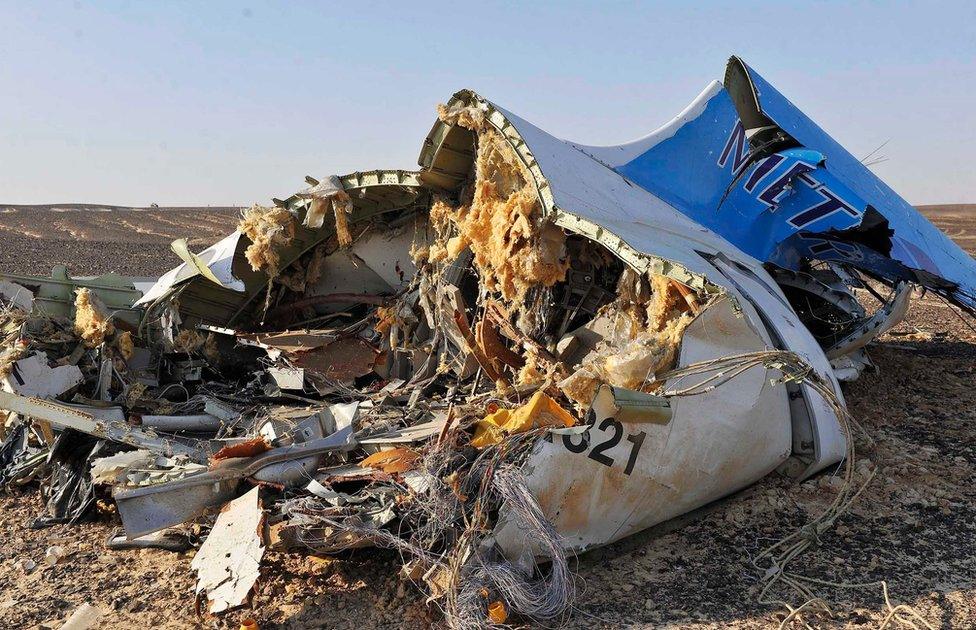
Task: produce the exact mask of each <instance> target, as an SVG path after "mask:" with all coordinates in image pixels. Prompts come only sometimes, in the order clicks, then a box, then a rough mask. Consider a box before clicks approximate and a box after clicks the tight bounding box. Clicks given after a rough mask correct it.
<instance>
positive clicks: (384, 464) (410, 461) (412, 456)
mask: <svg viewBox="0 0 976 630" xmlns="http://www.w3.org/2000/svg"><path fill="white" fill-rule="evenodd" d="M418 459H420V454H419V453H416V452H414V451H411V450H410V449H408V448H393V449H390V450H388V451H380V452H378V453H373V454H372V455H370V456H369V457H367V458H366V459H364V460H363V461H361V462H359V465H360V466H361V467H363V468H376V469H378V470H382V471H383V472H385V473H400V472H406V471H408V470H413V469H414V468H416V462H417V460H418Z"/></svg>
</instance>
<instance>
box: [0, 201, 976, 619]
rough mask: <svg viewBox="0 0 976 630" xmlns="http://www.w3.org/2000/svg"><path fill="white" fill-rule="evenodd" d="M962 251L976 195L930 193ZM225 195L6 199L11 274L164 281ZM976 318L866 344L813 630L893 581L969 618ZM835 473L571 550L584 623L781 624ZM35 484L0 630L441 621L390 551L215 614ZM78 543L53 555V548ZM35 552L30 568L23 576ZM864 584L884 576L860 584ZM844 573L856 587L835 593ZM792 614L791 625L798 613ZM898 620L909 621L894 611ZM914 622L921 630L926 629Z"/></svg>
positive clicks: (951, 615) (293, 581)
mask: <svg viewBox="0 0 976 630" xmlns="http://www.w3.org/2000/svg"><path fill="white" fill-rule="evenodd" d="M922 210H923V212H925V213H926V214H927V215H928V216H929V217H931V218H932V219H933V220H934V221H935V222H936V224H938V225H939V226H940V227H941V228H942V229H944V230H946V231H947V232H948V233H949V234H950V236H952V237H953V238H954V239H956V241H957V242H958V243H959V244H960V245H961V246H963V247H964V248H966V249H967V250H968V251H970V253H973V252H974V250H976V205H969V206H929V207H924V208H922ZM236 213H237V211H236V210H235V209H232V208H179V209H145V210H136V209H121V208H111V207H101V208H85V207H71V206H57V207H54V206H48V207H33V208H25V207H13V206H10V207H5V206H2V205H0V272H7V273H10V272H17V273H31V274H47V273H49V272H50V269H51V268H52V267H53V266H54V265H56V264H64V265H67V267H68V268H69V270H70V271H71V272H72V273H73V274H76V275H90V274H98V273H103V272H108V271H117V272H119V273H123V274H128V275H142V276H149V275H156V274H159V273H161V272H163V271H165V270H166V269H168V268H170V267H171V266H173V265H174V264H176V263H177V262H178V259H177V258H176V256H175V255H174V254H172V253H171V252H170V251H169V242H170V241H171V240H172V239H174V238H178V237H187V238H189V239H190V242H191V246H192V247H194V248H201V247H203V246H204V245H206V244H209V243H210V242H212V241H214V240H215V239H216V237H218V236H221V235H223V234H225V233H226V232H227V231H228V230H230V229H232V228H233V226H234V224H235V223H236ZM974 326H976V321H974V320H973V318H969V317H966V316H961V315H959V314H958V313H957V312H955V311H954V310H953V309H951V308H949V307H947V306H946V305H945V304H944V303H943V302H942V301H941V300H940V299H939V298H937V297H936V296H933V295H931V294H929V295H925V296H916V300H915V302H914V303H913V306H912V309H911V312H910V314H909V317H908V319H907V320H906V321H905V322H904V323H902V324H901V325H900V326H898V327H897V328H896V329H894V330H893V331H891V332H889V333H888V334H886V335H885V336H884V337H883V338H882V339H880V340H879V341H878V342H877V343H875V344H873V345H872V347H871V348H870V354H871V356H872V358H873V359H874V361H875V363H876V364H877V366H878V370H877V371H876V372H874V373H870V374H865V375H863V376H862V378H861V379H860V380H859V381H857V382H856V383H853V384H851V385H850V386H849V387H847V389H846V396H847V400H848V403H849V405H850V407H851V411H852V412H853V415H854V417H855V418H856V419H857V420H858V422H859V423H860V424H861V426H862V427H863V429H864V432H863V433H861V434H859V436H858V442H857V447H858V459H859V462H861V463H860V464H858V466H857V470H858V473H857V477H858V479H859V480H861V481H863V480H864V479H866V478H867V471H868V470H869V469H870V468H872V467H874V468H876V470H877V474H876V475H875V477H874V478H873V480H872V481H871V483H870V484H869V485H868V486H867V488H866V489H865V490H864V491H863V493H862V494H861V496H860V498H859V499H858V501H857V502H856V503H855V504H854V506H853V507H852V509H851V510H850V511H849V512H847V513H846V514H845V516H844V517H843V518H841V519H840V520H839V522H838V523H837V525H836V527H835V528H834V529H832V530H831V531H829V532H826V533H825V534H824V535H823V536H822V537H821V539H820V542H819V544H818V545H817V546H816V547H814V548H813V549H812V550H810V551H809V552H808V553H806V554H805V555H803V556H801V557H800V558H799V559H797V561H796V562H795V564H794V567H793V568H794V569H795V570H797V571H799V572H801V573H803V574H805V575H809V576H812V577H816V578H819V579H822V580H824V581H825V582H830V583H832V584H834V586H829V587H828V586H825V587H823V588H822V589H821V592H820V594H821V595H822V596H824V598H825V599H826V600H827V601H828V602H830V603H831V605H832V607H833V610H834V617H833V618H832V619H831V618H827V617H818V618H816V619H811V620H810V623H811V624H812V625H814V626H815V627H825V628H877V627H879V626H880V625H881V624H882V620H883V618H884V610H885V606H884V601H883V598H882V589H881V586H880V585H879V584H877V582H880V581H882V580H884V581H886V582H887V585H888V588H889V591H890V594H891V600H892V603H893V604H899V603H904V604H909V605H911V606H912V607H914V608H915V609H916V610H917V611H918V612H919V613H920V614H921V615H922V617H924V619H925V620H926V622H927V623H928V624H930V626H931V627H933V628H971V627H976V553H974V551H976V483H974V482H976V387H974V386H976V379H974V364H976V361H974V360H976V332H974ZM838 485H839V478H838V477H837V476H836V474H831V473H828V474H824V475H822V476H820V477H818V478H815V479H812V480H809V481H807V482H805V483H803V484H800V485H797V484H795V483H794V482H791V481H790V480H788V479H785V478H782V477H778V476H776V475H772V476H770V477H768V478H767V479H765V480H764V481H762V482H761V483H759V484H757V485H756V486H754V487H752V488H749V489H747V490H746V491H744V492H741V493H739V494H737V495H735V496H732V497H729V498H727V499H725V500H722V501H720V502H718V503H717V504H715V505H713V506H710V507H709V508H707V509H704V510H701V511H700V512H699V513H697V514H694V515H692V516H691V517H689V518H686V519H682V521H681V522H679V523H672V524H667V525H666V526H663V527H659V528H656V529H655V530H653V531H649V532H644V533H642V534H639V535H637V536H634V537H632V538H630V539H627V540H625V541H622V542H620V543H618V544H616V545H613V546H612V547H610V548H606V549H602V550H597V551H595V552H592V553H590V554H587V555H585V556H582V557H580V558H579V559H578V560H577V571H578V589H579V597H578V604H577V609H576V611H575V612H574V615H573V616H572V618H571V619H569V620H568V622H567V623H568V625H569V626H571V627H580V628H584V627H585V628H593V627H596V628H615V627H636V628H770V627H773V628H775V627H777V626H778V625H779V624H780V621H781V620H782V619H783V616H784V615H783V611H782V609H776V608H773V607H770V606H765V605H760V604H758V603H757V601H756V595H757V590H758V589H757V588H756V584H757V583H758V577H759V576H758V574H757V571H756V569H755V568H754V567H753V566H752V564H751V558H752V557H754V556H755V554H756V553H758V552H759V551H760V550H762V549H763V548H764V547H765V546H767V545H768V544H770V543H771V542H774V541H775V540H777V539H779V538H781V537H783V536H785V535H786V534H788V533H791V532H792V531H793V530H795V529H796V528H797V527H799V526H802V525H803V524H804V523H805V522H806V521H807V520H808V518H810V517H811V516H814V515H816V514H817V512H818V509H820V508H822V507H824V506H826V505H827V504H828V503H829V502H830V500H831V499H832V498H833V496H834V493H835V491H836V487H837V486H838ZM41 509H42V502H41V499H40V497H39V495H38V492H37V489H36V487H27V488H24V489H22V490H17V491H14V492H12V493H7V494H0V533H2V540H3V544H2V545H0V627H2V628H58V627H60V624H61V623H62V622H63V620H64V619H65V618H66V617H67V616H68V615H69V614H70V613H71V611H72V610H74V609H75V608H76V607H77V606H79V605H80V604H82V603H84V602H88V603H90V604H93V605H95V606H97V607H98V608H100V609H101V610H102V611H103V613H104V615H103V624H102V627H104V628H109V629H120V630H121V629H125V630H131V629H132V628H143V627H154V628H161V629H167V628H237V627H239V625H240V623H241V621H242V619H244V618H245V617H247V616H252V617H254V618H255V619H256V620H257V621H258V623H259V624H260V626H261V628H264V629H269V628H275V629H286V628H295V629H298V628H375V627H391V628H393V627H410V628H413V627H424V626H428V625H431V624H433V625H437V624H438V619H439V617H438V613H437V611H435V610H431V609H429V608H428V607H427V606H426V605H425V603H424V601H423V600H422V598H421V596H420V594H419V592H418V591H416V590H414V589H413V587H412V586H411V585H410V584H409V582H405V581H402V580H401V579H399V578H398V576H397V568H398V567H399V563H398V562H396V561H395V558H394V557H393V555H392V554H391V553H389V552H384V551H376V550H369V551H360V552H355V553H349V554H347V555H344V556H341V557H329V558H326V557H323V558H316V557H304V556H298V555H286V554H270V553H269V554H268V556H266V558H265V566H264V568H263V573H262V575H263V577H262V580H261V581H260V582H259V588H258V592H257V594H256V596H255V597H254V599H253V602H252V608H251V609H248V610H244V611H236V612H232V613H230V614H228V615H225V616H223V617H219V618H214V617H206V616H198V615H197V613H196V612H195V610H194V594H193V590H194V584H195V578H194V574H193V573H192V572H191V570H190V559H191V557H192V552H188V553H184V554H173V553H169V552H165V551H159V550H142V551H121V552H120V551H110V550H108V549H107V548H106V547H105V545H104V540H105V539H106V537H107V536H109V535H110V534H111V533H112V532H113V531H114V530H115V528H116V527H118V526H119V522H118V518H117V515H115V514H114V513H113V512H112V509H111V508H110V507H109V506H108V504H106V505H104V506H103V507H102V509H100V511H99V514H98V516H97V518H96V519H95V520H94V521H91V522H86V523H82V524H80V525H77V526H55V527H52V528H47V529H32V528H31V524H32V522H33V521H34V519H35V517H36V516H37V515H38V514H39V513H40V511H41ZM52 545H58V546H60V547H62V548H64V549H65V550H66V551H67V552H68V555H67V557H65V558H64V559H62V560H61V561H60V562H59V563H57V564H55V565H53V566H47V565H46V564H45V563H44V562H43V557H44V554H45V550H46V549H47V548H48V547H50V546H52ZM27 561H33V562H35V563H37V567H36V568H34V569H32V570H26V569H25V567H26V566H28V564H29V563H28V562H27ZM855 583H872V584H870V585H869V586H864V587H856V588H855V587H851V586H850V585H852V584H855ZM839 585H846V586H844V587H841V586H839ZM798 627H799V626H798ZM888 627H898V623H897V622H895V621H891V622H890V623H889V625H888ZM917 627H922V626H921V625H920V624H918V625H917Z"/></svg>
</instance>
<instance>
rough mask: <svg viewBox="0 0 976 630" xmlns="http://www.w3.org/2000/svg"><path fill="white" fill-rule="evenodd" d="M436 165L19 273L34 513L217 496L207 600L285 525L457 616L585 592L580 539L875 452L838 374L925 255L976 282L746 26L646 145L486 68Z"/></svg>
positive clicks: (9, 404)
mask: <svg viewBox="0 0 976 630" xmlns="http://www.w3.org/2000/svg"><path fill="white" fill-rule="evenodd" d="M419 164H420V167H421V168H420V170H419V171H416V172H407V171H368V172H357V173H353V174H351V175H346V176H342V177H339V176H331V177H326V178H323V179H321V180H315V179H313V178H307V181H308V184H309V186H308V187H307V188H306V189H304V190H302V191H301V192H298V193H296V194H295V195H293V196H291V197H289V198H287V199H285V200H278V199H275V200H274V204H273V205H272V206H269V207H261V206H254V207H252V208H250V209H247V210H246V211H244V212H243V214H242V218H241V221H240V224H239V226H238V229H237V230H236V231H235V232H234V233H233V234H231V235H229V236H227V237H226V238H224V239H223V240H221V241H220V242H218V243H216V244H215V245H213V246H212V247H209V248H208V249H206V250H204V251H202V252H200V253H198V254H195V253H193V252H191V251H190V250H189V249H188V248H187V245H186V242H185V241H177V242H175V243H174V244H173V250H174V251H175V252H176V253H177V254H178V255H179V256H180V257H181V258H182V259H183V261H184V262H183V264H181V265H180V266H179V267H177V268H175V269H173V270H172V271H170V272H168V273H166V274H165V275H163V276H162V277H160V278H159V279H158V280H157V281H155V283H152V284H151V286H149V285H148V283H146V284H140V283H138V282H135V283H134V282H133V281H132V280H131V279H126V278H122V277H119V276H114V275H110V276H103V277H101V278H95V279H71V278H69V277H68V276H67V275H66V274H64V273H63V270H61V273H60V274H56V275H55V277H52V278H31V277H22V276H5V277H4V279H3V280H2V282H0V293H2V295H3V298H2V299H3V311H2V313H3V315H2V317H3V321H2V329H3V336H4V344H5V346H4V348H5V349H4V351H3V355H2V359H0V376H2V382H3V391H2V392H0V408H2V409H4V410H6V411H7V415H6V423H5V426H4V429H3V434H4V440H3V445H2V448H0V481H2V483H3V484H4V485H5V486H10V485H23V484H25V483H28V482H30V481H31V480H40V481H41V484H42V487H43V488H44V489H45V493H46V497H47V513H46V514H45V515H43V516H42V517H40V518H39V519H38V523H37V525H38V526H43V525H46V524H50V523H64V522H74V521H76V520H78V519H80V518H83V517H84V515H85V514H86V513H87V512H89V511H90V510H92V509H93V507H94V505H95V501H96V498H98V497H101V498H105V497H109V496H110V497H111V499H112V500H114V502H115V504H116V505H117V507H118V512H119V514H120V516H121V520H122V524H123V526H124V530H125V533H124V535H119V536H117V537H116V538H115V539H113V540H111V541H110V542H109V546H110V547H118V548H126V547H131V546H162V547H166V548H186V546H187V545H188V544H189V543H188V542H187V541H186V539H185V536H182V534H181V531H183V530H181V529H180V526H181V525H182V524H185V523H188V522H190V521H192V520H194V519H204V520H203V522H207V523H212V529H211V530H210V534H209V536H208V537H207V538H206V540H205V541H204V542H203V543H202V546H201V547H200V549H199V550H198V551H197V553H196V556H195V558H194V560H193V565H192V566H193V568H194V569H196V570H197V571H198V572H199V584H198V596H199V597H200V598H201V601H203V600H204V599H205V600H206V601H207V602H208V605H209V608H210V610H211V611H212V612H221V611H225V610H228V609H232V608H234V607H236V606H240V605H241V604H242V603H244V602H245V601H246V599H247V597H248V594H249V592H250V591H251V589H252V587H253V585H254V583H255V581H256V579H257V577H258V567H259V564H260V561H261V557H262V555H263V554H264V551H265V549H267V548H271V549H278V550H291V551H305V552H309V553H334V552H339V551H342V550H346V549H352V548H358V547H365V546H378V547H384V548H391V549H395V550H397V551H398V552H399V553H400V554H401V555H402V557H403V559H404V563H405V565H404V576H405V579H410V580H412V581H413V582H415V583H416V584H418V585H420V586H421V588H423V589H424V590H425V591H426V593H427V595H429V597H430V601H431V602H434V603H436V604H437V605H439V606H440V607H441V609H442V610H443V611H444V615H445V617H444V618H445V622H446V623H447V624H449V625H451V626H454V627H477V626H482V625H490V624H496V623H503V622H505V621H506V619H509V618H511V619H519V618H521V619H528V620H536V621H552V620H557V619H558V618H560V617H561V616H562V615H565V614H566V612H567V611H568V610H569V608H570V606H571V603H572V599H573V593H574V591H573V585H574V581H573V577H572V573H571V570H570V565H569V563H568V561H567V555H569V554H573V553H576V552H582V551H585V550H588V549H592V548H595V547H598V546H601V545H606V544H608V543H611V542H613V541H616V540H618V539H620V538H623V537H625V536H628V535H630V534H633V533H635V532H637V531H640V530H643V529H645V528H648V527H651V526H653V525H655V524H658V523H661V522H663V521H666V520H668V519H672V518H674V517H676V516H679V515H681V514H684V513H687V512H689V511H691V510H694V509H696V508H698V507H700V506H703V505H705V504H707V503H709V502H711V501H714V500H716V499H719V498H721V497H723V496H726V495H729V494H730V493H733V492H735V491H737V490H740V489H742V488H744V487H746V486H748V485H750V484H752V483H754V482H756V481H757V480H759V479H760V478H762V477H764V476H765V475H767V474H769V473H771V472H773V471H774V470H779V471H780V472H781V473H783V474H787V475H790V476H793V477H795V478H796V479H798V480H802V479H804V478H806V477H809V476H810V475H813V474H815V473H817V472H818V471H821V470H824V469H825V468H828V467H836V465H838V463H840V462H842V461H843V460H845V458H846V459H847V461H848V463H850V461H851V455H852V448H853V446H852V438H851V432H850V431H851V429H850V424H849V417H848V416H847V412H846V408H845V405H844V400H843V394H842V392H841V389H840V386H839V381H845V380H852V379H855V378H857V376H858V375H859V374H860V372H861V371H862V370H864V369H866V368H870V367H871V361H870V359H869V357H868V355H867V354H866V352H865V346H866V345H867V344H868V343H869V342H870V341H871V340H872V339H874V338H875V337H876V336H877V335H879V334H880V333H882V332H884V331H885V330H887V329H888V328H890V327H891V326H893V325H895V324H896V323H897V322H898V321H900V320H901V319H902V317H903V316H904V315H905V313H906V310H907V308H908V304H909V299H910V296H911V292H912V288H913V287H921V288H923V289H924V290H927V291H932V292H934V293H937V294H939V295H941V296H944V297H945V298H946V299H948V300H950V301H951V302H953V303H955V304H956V305H958V306H959V307H961V308H963V309H965V310H966V311H969V312H972V311H973V309H974V308H976V287H974V283H976V264H974V261H973V260H972V259H971V258H970V257H969V256H968V255H966V254H965V253H964V252H963V251H962V250H961V249H960V248H959V247H957V246H956V245H955V244H954V243H953V242H952V241H951V240H950V239H949V238H947V237H946V236H945V235H944V234H942V233H941V232H940V231H939V230H938V229H936V228H935V227H934V226H933V225H931V224H930V223H929V222H928V221H927V220H926V219H925V218H923V217H922V216H921V215H920V214H919V213H918V212H916V211H915V210H914V209H913V208H912V207H911V206H910V205H909V204H908V203H906V202H905V201H904V200H903V199H902V198H901V197H899V196H898V195H897V194H896V193H895V192H893V191H892V190H891V189H890V188H889V187H888V186H886V185H885V184H884V183H882V182H881V181H880V180H879V179H878V178H877V177H876V176H875V175H874V174H872V173H871V172H870V171H869V170H868V169H867V168H866V167H865V166H864V165H863V164H862V163H861V162H860V161H858V160H857V159H855V158H854V157H853V156H852V155H851V154H850V153H848V152H847V151H846V150H845V149H844V148H843V147H841V146H840V145H839V144H837V142H835V141H834V140H833V139H832V138H831V137H830V136H829V135H827V134H826V133H825V132H824V131H823V130H821V129H820V128H819V127H818V126H817V125H816V124H815V123H813V122H812V121H811V120H810V119H809V118H807V117H806V116H805V115H804V114H803V113H802V112H800V111H799V110H798V109H797V108H796V107H795V106H794V105H793V104H792V103H790V101H788V100H787V99H786V98H784V97H783V96H782V95H781V94H780V93H779V92H777V91H776V90H775V89H774V88H773V87H772V86H770V85H769V84H768V83H767V82H766V81H765V80H764V79H763V78H762V77H761V76H759V75H758V74H756V72H755V71H753V70H752V69H751V68H749V67H748V66H747V65H745V63H743V62H742V61H741V60H739V59H738V58H732V59H731V60H730V61H729V64H728V67H727V70H726V74H725V81H724V84H723V83H719V82H713V83H712V84H711V85H709V86H708V87H707V88H706V89H705V90H704V91H703V92H702V93H701V94H700V95H699V96H698V97H697V98H696V99H695V101H694V102H693V103H692V104H691V105H689V106H688V108H687V109H685V110H684V111H683V112H682V113H681V114H680V115H678V116H677V117H676V118H674V119H673V120H672V121H671V122H669V123H668V124H666V125H665V126H663V127H661V128H660V129H658V130H657V131H655V132H653V133H651V134H650V135H648V136H646V137H644V138H642V139H640V140H637V141H634V142H631V143H629V144H623V145H619V146H599V147H597V146H584V145H580V144H575V143H573V142H569V141H565V140H559V139H557V138H554V137H553V136H551V135H549V134H547V133H546V132H544V131H542V130H541V129H539V128H538V127H536V126H534V125H532V124H531V123H529V122H526V121H525V120H522V119H521V118H519V117H518V116H516V115H514V114H512V113H510V112H508V111H507V110H505V109H503V108H501V107H500V106H498V105H496V104H494V103H493V102H491V101H488V100H486V99H485V98H483V97H481V96H479V95H478V94H475V93H474V92H470V91H461V92H458V93H457V94H455V95H454V96H453V97H452V98H451V99H450V101H448V102H447V104H446V105H441V106H440V107H439V109H438V119H437V120H436V122H435V123H434V126H433V128H432V129H431V131H430V133H429V134H428V136H427V138H426V139H425V140H424V143H423V148H422V150H421V154H420V160H419ZM859 295H860V296H866V295H868V296H873V298H872V302H871V303H872V304H874V303H875V301H874V300H876V301H877V302H879V303H880V306H879V307H876V308H874V309H873V310H871V311H870V312H869V309H868V307H866V306H865V305H863V304H862V303H861V301H860V300H859V297H858V296H859ZM843 492H846V493H847V494H846V495H844V496H842V497H839V500H838V502H836V503H837V505H840V504H843V503H844V502H845V501H846V500H847V499H848V498H850V495H852V494H853V491H852V490H851V489H850V488H847V487H846V486H845V490H844V491H843ZM843 492H842V494H843ZM214 518H215V519H216V520H215V521H214V520H213V519H214ZM829 521H830V515H827V516H825V517H823V521H822V522H823V523H827V524H828V525H829ZM775 553H776V552H773V554H771V556H770V562H771V563H772V564H773V566H776V565H775V562H776V558H775V557H774V554H775ZM772 573H773V574H776V571H772ZM767 578H769V572H767Z"/></svg>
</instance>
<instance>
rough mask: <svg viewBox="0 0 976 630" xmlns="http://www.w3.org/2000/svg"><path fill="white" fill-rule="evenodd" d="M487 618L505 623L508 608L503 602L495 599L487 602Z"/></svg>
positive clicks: (493, 621) (494, 621)
mask: <svg viewBox="0 0 976 630" xmlns="http://www.w3.org/2000/svg"><path fill="white" fill-rule="evenodd" d="M488 618H489V619H491V621H492V623H505V620H506V619H508V609H506V608H505V602H502V601H497V602H492V603H490V604H488Z"/></svg>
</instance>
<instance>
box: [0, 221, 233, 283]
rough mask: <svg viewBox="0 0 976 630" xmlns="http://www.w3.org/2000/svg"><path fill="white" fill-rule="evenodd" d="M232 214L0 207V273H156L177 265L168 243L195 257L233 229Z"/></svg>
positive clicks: (150, 274)
mask: <svg viewBox="0 0 976 630" xmlns="http://www.w3.org/2000/svg"><path fill="white" fill-rule="evenodd" d="M239 214H240V209H239V208H153V209H132V208H118V207H114V206H100V207H96V208H92V207H91V206H84V207H80V208H78V207H74V206H72V205H71V204H63V205H59V206H4V205H2V204H0V273H23V274H36V275H45V276H46V275H48V274H50V273H51V269H52V268H53V267H54V266H55V265H65V266H67V267H68V272H69V273H70V274H71V275H74V276H84V275H97V274H102V273H107V272H109V271H115V272H117V273H120V274H122V275H126V276H153V275H159V274H160V272H162V271H166V270H167V269H170V268H171V267H175V266H176V265H178V264H180V262H181V261H180V259H179V258H178V257H177V256H176V254H174V253H173V252H171V251H170V248H169V244H170V243H172V242H173V240H174V239H177V238H186V239H187V241H189V243H190V247H191V249H193V250H194V251H199V250H201V249H203V248H205V247H207V246H209V245H211V244H213V243H214V241H216V240H217V239H218V238H220V237H221V236H225V235H226V234H227V233H228V232H229V231H231V230H233V229H234V226H235V225H236V224H237V217H238V216H239Z"/></svg>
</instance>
